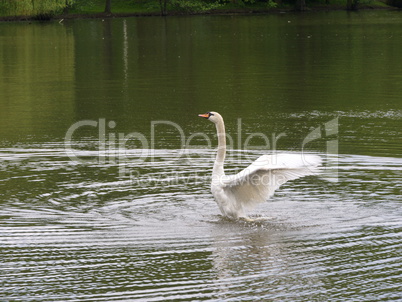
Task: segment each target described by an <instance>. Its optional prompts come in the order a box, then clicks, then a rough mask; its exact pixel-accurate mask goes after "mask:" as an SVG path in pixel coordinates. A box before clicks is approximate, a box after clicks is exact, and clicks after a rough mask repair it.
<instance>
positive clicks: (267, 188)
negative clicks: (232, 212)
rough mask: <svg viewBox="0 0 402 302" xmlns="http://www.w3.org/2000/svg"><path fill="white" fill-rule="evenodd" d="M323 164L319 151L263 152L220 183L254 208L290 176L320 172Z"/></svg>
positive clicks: (289, 178)
mask: <svg viewBox="0 0 402 302" xmlns="http://www.w3.org/2000/svg"><path fill="white" fill-rule="evenodd" d="M320 164H321V158H320V157H319V156H317V155H304V154H275V155H263V156H261V157H259V158H258V159H257V160H256V161H255V162H253V163H252V164H251V165H250V166H248V167H247V168H246V169H244V170H243V171H241V172H240V173H238V174H236V175H233V176H227V177H226V178H225V179H224V180H222V183H221V185H222V187H223V190H225V191H226V192H227V193H231V195H232V196H234V197H235V198H236V203H237V205H239V206H241V207H246V208H252V207H253V206H255V205H256V204H258V203H261V202H264V201H266V200H267V199H268V198H270V197H271V196H272V195H273V194H274V192H275V190H276V189H278V188H279V187H280V186H281V185H283V184H284V183H285V182H287V181H288V180H293V179H296V178H299V177H303V176H307V175H312V174H315V173H317V172H318V166H319V165H320Z"/></svg>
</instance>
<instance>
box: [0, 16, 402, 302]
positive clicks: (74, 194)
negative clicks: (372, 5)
mask: <svg viewBox="0 0 402 302" xmlns="http://www.w3.org/2000/svg"><path fill="white" fill-rule="evenodd" d="M401 25H402V19H401V13H400V12H389V11H386V12H378V11H375V12H369V11H367V12H360V13H348V12H329V13H325V12H320V13H306V14H292V13H286V14H277V15H267V16H263V15H261V16H193V17H169V18H159V17H149V18H127V19H105V20H65V21H63V22H61V23H59V22H50V23H32V24H28V23H3V24H0V58H1V64H0V108H1V110H0V249H1V255H2V257H1V260H0V266H1V271H2V272H3V274H2V275H1V276H0V282H1V284H2V290H1V292H0V300H1V301H137V300H138V301H199V300H215V301H257V300H261V301H399V300H402V295H401V291H400V288H401V286H402V284H401V281H400V280H401V277H402V264H401V263H402V258H401V252H402V222H401V217H402V207H401V205H402V198H401V188H402V172H401V170H402V142H401V134H402V133H401V126H402V100H401V96H402V73H401V70H402V61H401V60H400V59H399V57H400V50H401V49H402V27H401ZM211 110H214V111H218V112H220V113H221V114H222V115H223V117H224V118H225V124H226V128H227V129H226V130H227V134H228V144H229V150H228V156H227V160H226V170H227V173H228V174H229V173H230V174H231V173H236V172H238V171H240V170H241V169H243V168H245V167H246V166H247V165H248V164H250V163H251V162H252V161H253V160H254V159H256V158H257V157H258V156H259V155H262V154H266V153H268V154H269V153H273V152H275V151H281V152H282V151H285V152H306V153H313V154H317V155H320V156H321V157H322V158H323V160H324V167H323V171H322V174H320V175H319V176H309V177H305V178H301V179H298V180H295V181H292V182H289V183H286V184H285V185H284V186H282V187H281V188H280V189H279V190H278V191H277V192H276V193H275V195H274V197H273V198H272V199H271V200H269V201H267V202H266V203H264V204H262V205H260V206H259V207H258V208H256V209H255V210H254V211H252V212H251V213H250V214H251V216H252V217H254V216H255V217H258V216H269V217H270V219H268V220H264V221H260V222H245V221H230V220H228V219H225V218H223V217H222V216H221V215H220V213H219V209H218V207H217V205H216V203H215V202H214V200H213V197H212V195H211V193H210V189H209V188H210V174H211V170H212V165H213V162H214V157H215V152H216V150H215V148H216V133H215V129H214V127H213V125H211V124H210V123H207V122H206V121H204V120H202V119H200V118H198V117H197V114H199V113H204V112H206V111H211Z"/></svg>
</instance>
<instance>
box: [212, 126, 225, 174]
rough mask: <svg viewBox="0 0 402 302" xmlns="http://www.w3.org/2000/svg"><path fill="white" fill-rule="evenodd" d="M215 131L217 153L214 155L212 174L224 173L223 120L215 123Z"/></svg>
mask: <svg viewBox="0 0 402 302" xmlns="http://www.w3.org/2000/svg"><path fill="white" fill-rule="evenodd" d="M216 132H217V135H218V153H217V155H216V160H215V164H214V169H213V171H212V175H215V176H220V175H224V174H225V172H224V170H223V163H224V161H225V156H226V133H225V124H224V123H223V120H222V121H219V122H218V123H216Z"/></svg>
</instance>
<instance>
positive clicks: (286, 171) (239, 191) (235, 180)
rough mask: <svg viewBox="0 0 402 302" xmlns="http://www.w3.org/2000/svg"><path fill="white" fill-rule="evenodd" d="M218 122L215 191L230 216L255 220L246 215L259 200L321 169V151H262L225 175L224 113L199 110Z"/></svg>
mask: <svg viewBox="0 0 402 302" xmlns="http://www.w3.org/2000/svg"><path fill="white" fill-rule="evenodd" d="M198 116H199V117H203V118H206V119H207V120H209V121H211V122H213V123H214V124H215V126H216V131H217V136H218V150H217V155H216V159H215V163H214V166H213V169H212V183H211V192H212V195H213V196H214V199H215V201H216V203H217V204H218V207H219V209H220V211H221V213H222V214H223V215H224V216H225V217H227V218H230V219H244V220H246V221H254V220H253V219H251V218H249V217H247V216H246V210H250V209H252V208H253V207H255V206H256V205H257V204H259V203H262V202H264V201H266V200H267V199H269V198H270V197H271V196H272V195H273V194H274V192H275V190H276V189H278V188H279V187H280V186H281V185H282V184H284V183H285V182H287V181H288V180H293V179H297V178H299V177H303V176H306V175H311V174H314V173H316V172H317V171H318V166H319V165H320V164H321V158H320V157H319V156H317V155H305V154H286V153H285V154H274V155H262V156H260V157H259V158H258V159H257V160H256V161H254V162H253V163H252V164H251V165H250V166H248V167H247V168H245V169H244V170H243V171H241V172H239V173H238V174H235V175H230V176H228V175H225V170H224V167H223V165H224V161H225V156H226V133H225V124H224V122H223V118H222V116H221V115H220V114H219V113H217V112H214V111H211V112H207V113H205V114H199V115H198Z"/></svg>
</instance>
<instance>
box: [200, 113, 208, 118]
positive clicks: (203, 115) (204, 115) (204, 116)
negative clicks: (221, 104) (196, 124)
mask: <svg viewBox="0 0 402 302" xmlns="http://www.w3.org/2000/svg"><path fill="white" fill-rule="evenodd" d="M198 116H199V117H203V118H209V114H208V113H204V114H199V115H198Z"/></svg>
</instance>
